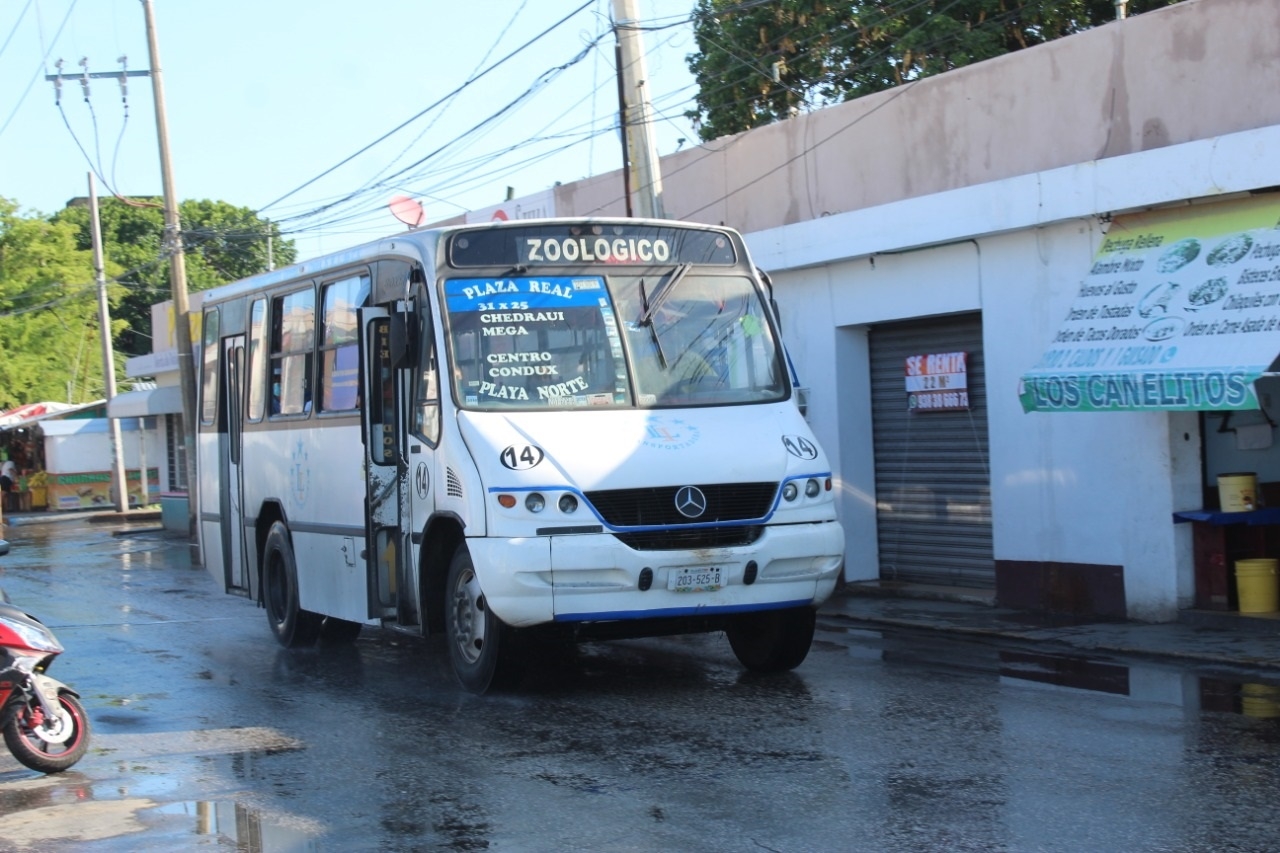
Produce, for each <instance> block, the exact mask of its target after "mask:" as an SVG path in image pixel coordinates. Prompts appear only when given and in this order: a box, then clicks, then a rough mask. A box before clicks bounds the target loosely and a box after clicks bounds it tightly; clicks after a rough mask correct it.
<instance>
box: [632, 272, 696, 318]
mask: <svg viewBox="0 0 1280 853" xmlns="http://www.w3.org/2000/svg"><path fill="white" fill-rule="evenodd" d="M691 269H693V264H680V266H678V267H676V268H675V269H673V270H672V271H671V274H670V275H669V276H667V281H666V283H665V284H663V283H659V284H658V286H657V288H655V289H654V291H653V298H652V299H648V300H644V302H645V305H644V313H642V314H641V315H640V325H641V326H651V325H653V315H654V314H656V313H657V312H658V309H659V308H661V307H662V303H663V302H665V301H666V298H667V297H668V296H670V295H671V291H673V290H675V289H676V285H677V284H679V283H680V279H682V278H684V277H685V275H686V274H687V273H688V272H689V270H691Z"/></svg>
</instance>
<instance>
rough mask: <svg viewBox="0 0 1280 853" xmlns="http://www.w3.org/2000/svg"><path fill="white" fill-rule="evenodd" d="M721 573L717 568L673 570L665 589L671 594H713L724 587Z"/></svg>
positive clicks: (704, 567)
mask: <svg viewBox="0 0 1280 853" xmlns="http://www.w3.org/2000/svg"><path fill="white" fill-rule="evenodd" d="M723 572H724V570H723V569H721V568H719V567H718V566H714V567H707V566H703V567H701V568H696V569H674V570H673V571H672V572H671V574H670V575H668V576H667V589H669V590H671V591H672V592H715V591H716V590H717V589H719V588H720V587H722V586H724V582H723V580H722V577H723Z"/></svg>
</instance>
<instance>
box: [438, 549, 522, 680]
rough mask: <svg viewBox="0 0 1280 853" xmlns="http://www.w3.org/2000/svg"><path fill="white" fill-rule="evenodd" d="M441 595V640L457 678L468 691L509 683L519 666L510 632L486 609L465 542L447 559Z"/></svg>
mask: <svg viewBox="0 0 1280 853" xmlns="http://www.w3.org/2000/svg"><path fill="white" fill-rule="evenodd" d="M445 595H446V600H445V641H446V645H448V647H449V661H450V663H451V664H452V665H453V672H454V675H455V676H457V678H458V681H459V682H460V683H461V684H462V686H463V687H465V688H466V689H467V690H470V691H471V692H472V693H487V692H489V691H491V690H501V689H502V688H504V687H507V686H510V685H511V684H512V683H513V682H514V681H515V678H516V676H517V674H518V669H519V667H518V663H517V661H516V654H515V648H514V640H513V631H512V629H511V628H510V627H509V626H508V625H507V624H506V623H504V622H503V621H502V620H501V619H499V618H498V616H497V615H496V614H495V613H494V612H493V611H492V610H490V609H489V607H488V605H487V603H486V601H485V597H484V592H483V591H482V590H481V589H480V580H479V578H478V577H477V575H476V570H475V564H474V563H473V562H472V560H471V552H470V551H469V550H467V546H466V545H465V544H462V545H459V546H458V550H457V551H455V552H454V554H453V559H452V560H451V561H450V562H449V577H448V580H447V581H446V582H445Z"/></svg>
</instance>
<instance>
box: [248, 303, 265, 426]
mask: <svg viewBox="0 0 1280 853" xmlns="http://www.w3.org/2000/svg"><path fill="white" fill-rule="evenodd" d="M266 319H267V300H265V299H255V300H253V306H252V307H251V308H250V309H249V373H248V377H247V382H248V384H249V420H251V421H255V422H256V421H260V420H262V416H263V414H265V410H266V407H267V395H266V388H265V387H264V385H263V382H264V380H265V375H264V374H265V372H266V371H265V364H264V361H265V359H266V341H265V340H264V337H265V335H266Z"/></svg>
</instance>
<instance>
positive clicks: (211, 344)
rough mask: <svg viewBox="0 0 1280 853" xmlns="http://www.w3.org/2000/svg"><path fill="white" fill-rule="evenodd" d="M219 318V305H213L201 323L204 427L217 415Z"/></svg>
mask: <svg viewBox="0 0 1280 853" xmlns="http://www.w3.org/2000/svg"><path fill="white" fill-rule="evenodd" d="M221 318H222V313H221V310H220V306H218V305H214V306H211V307H210V308H207V309H205V312H204V320H203V323H202V326H203V335H202V338H203V341H204V343H203V346H204V352H203V353H202V355H203V361H204V364H203V365H202V371H201V373H202V374H203V376H202V381H201V397H200V415H199V419H200V426H204V427H210V426H213V425H214V423H215V422H216V421H217V417H218V360H219V358H220V355H221V353H220V352H219V347H220V346H221V341H220V340H219V334H220V330H221Z"/></svg>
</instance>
